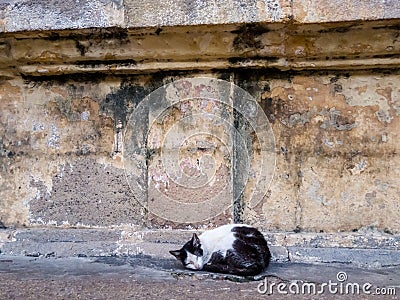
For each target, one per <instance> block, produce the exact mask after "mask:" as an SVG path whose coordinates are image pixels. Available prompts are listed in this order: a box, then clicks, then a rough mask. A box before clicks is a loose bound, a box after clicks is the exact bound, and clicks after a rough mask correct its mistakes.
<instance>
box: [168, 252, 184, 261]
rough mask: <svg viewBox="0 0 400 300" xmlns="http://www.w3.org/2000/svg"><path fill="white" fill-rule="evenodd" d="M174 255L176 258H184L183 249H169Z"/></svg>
mask: <svg viewBox="0 0 400 300" xmlns="http://www.w3.org/2000/svg"><path fill="white" fill-rule="evenodd" d="M169 253H171V254H172V255H173V256H175V257H176V259H181V258H182V251H181V250H172V251H169Z"/></svg>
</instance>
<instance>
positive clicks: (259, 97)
mask: <svg viewBox="0 0 400 300" xmlns="http://www.w3.org/2000/svg"><path fill="white" fill-rule="evenodd" d="M231 2H232V3H227V4H223V5H222V4H221V5H220V6H217V7H213V6H212V5H211V4H206V3H203V2H201V1H199V3H197V2H196V4H193V5H195V6H194V7H190V5H191V4H187V3H185V5H181V4H182V3H180V1H175V2H174V1H173V4H172V6H168V7H164V6H165V5H166V4H165V3H166V2H165V3H164V4H165V5H164V4H163V3H162V5H156V3H155V2H154V3H153V2H152V1H146V2H143V4H140V5H139V4H138V3H136V2H133V1H93V2H91V3H92V4H82V3H80V4H79V5H83V6H84V7H77V6H74V5H75V2H74V5H73V4H72V3H69V4H68V1H67V2H66V3H63V4H61V3H58V2H57V5H56V6H55V7H52V8H51V6H50V5H47V4H43V3H41V2H35V4H31V3H29V2H28V1H9V2H6V3H5V4H1V5H2V6H1V8H2V13H1V17H2V20H3V21H2V26H3V27H2V31H3V34H2V36H1V41H0V47H1V49H2V52H1V54H0V76H1V82H0V97H1V98H0V124H1V125H0V161H1V169H0V221H1V222H2V224H4V225H5V226H28V227H29V226H39V225H40V226H42V225H44V226H49V227H51V226H63V227H73V226H90V227H97V226H100V227H113V226H133V228H136V226H137V227H138V228H139V227H140V226H148V227H167V228H168V227H169V226H172V227H179V228H182V227H183V228H186V227H187V226H188V225H191V226H196V227H197V226H200V227H203V226H213V225H216V224H221V223H225V222H230V221H232V220H236V221H245V222H249V223H252V224H255V225H257V226H259V227H260V228H262V229H263V230H278V231H296V232H297V231H307V232H337V231H346V232H350V231H357V230H360V229H365V228H366V227H368V228H376V229H378V230H379V231H381V232H386V233H387V234H399V233H400V222H399V220H400V207H399V205H400V202H399V196H398V195H399V194H400V191H399V186H400V179H399V178H400V176H399V173H400V163H399V157H398V152H399V144H398V143H397V140H398V138H399V134H400V132H399V130H400V129H399V128H400V126H399V122H400V119H399V114H400V99H399V92H400V90H399V86H400V74H399V72H398V67H399V63H400V61H399V55H400V45H399V43H400V42H399V35H400V31H399V28H400V22H399V21H398V20H396V19H395V18H396V17H399V16H400V12H399V9H400V8H399V5H398V4H397V2H394V1H393V2H390V1H385V2H381V1H348V2H346V3H345V5H344V6H340V7H341V10H343V11H344V12H343V13H342V12H340V14H339V10H338V4H337V2H338V1H322V2H321V1H318V3H316V1H301V2H298V1H255V2H251V1H248V2H249V3H247V5H243V6H240V5H239V6H238V5H236V2H235V1H231ZM250 2H251V3H250ZM46 3H47V2H46ZM157 3H158V2H157ZM168 3H169V2H168ZM85 5H86V6H87V7H86V6H85ZM163 5H164V6H163ZM225 5H226V6H225ZM229 6H232V7H234V8H235V9H234V10H229V13H228V10H227V9H226V8H227V7H229ZM50 8H51V12H53V14H47V12H48V10H49V9H50ZM82 8H85V10H84V11H87V12H88V14H89V15H90V17H88V15H85V14H82V13H81V10H80V9H82ZM167 8H168V9H167ZM371 8H374V13H373V14H372V12H371ZM32 9H33V10H32ZM28 10H30V11H33V15H32V16H31V17H30V18H27V14H26V11H28ZM208 11H210V13H209V14H206V13H205V12H208ZM211 12H213V13H211ZM43 14H45V15H46V18H44V19H43V20H42V19H41V18H40V16H41V15H43ZM71 14H72V16H76V19H74V18H72V17H71ZM67 16H68V17H67ZM93 16H95V17H93ZM363 20H364V21H363ZM250 22H255V23H250ZM335 22H337V23H335ZM178 25H186V26H183V27H179V26H178ZM164 26H167V27H164ZM91 27H96V28H91ZM35 30H38V31H35ZM197 76H207V77H212V78H219V79H223V80H226V81H228V82H231V83H232V84H236V85H237V86H239V87H241V88H242V89H244V90H245V91H247V92H248V93H249V94H250V95H251V96H252V97H253V98H254V99H255V100H256V101H257V103H258V104H259V106H260V107H261V108H262V110H263V112H264V113H265V115H266V116H267V117H268V119H269V122H270V124H271V129H272V132H273V135H274V142H275V155H276V166H271V165H269V166H268V167H270V168H271V167H274V168H275V174H274V178H273V180H272V183H271V185H270V186H269V188H267V190H265V191H264V194H265V197H264V198H263V200H262V201H261V203H259V204H258V205H257V206H255V207H252V208H249V206H248V205H247V204H248V203H247V202H246V201H248V199H247V198H246V195H247V194H245V195H244V196H243V197H244V198H241V199H240V201H239V202H238V203H234V202H235V201H234V197H233V195H234V193H235V185H236V184H240V182H241V180H243V178H242V177H241V176H239V175H240V172H247V171H248V169H246V168H243V167H240V166H239V167H237V163H236V162H235V157H236V158H237V157H238V155H239V157H240V155H241V153H243V152H241V150H240V149H239V148H238V147H237V146H236V148H235V145H237V143H236V142H234V141H235V139H233V142H232V144H230V142H226V143H225V146H226V147H225V148H224V147H223V146H221V145H220V143H221V141H224V138H222V137H223V136H224V134H225V133H226V132H228V133H229V128H230V127H233V128H236V129H237V130H239V132H241V133H243V134H244V135H245V136H248V139H247V141H246V142H245V144H246V143H247V144H254V142H255V139H254V137H252V135H251V131H249V130H248V128H246V126H247V125H246V124H240V121H238V119H237V117H236V115H235V113H234V111H233V110H231V108H229V107H221V106H218V104H216V103H214V102H212V101H206V102H201V101H197V102H196V100H193V101H186V102H184V103H183V104H182V103H181V104H182V105H170V107H169V108H168V110H167V111H166V113H165V114H164V115H163V116H162V117H158V116H157V117H156V118H154V119H155V120H151V118H152V117H154V116H152V115H151V111H157V107H158V106H159V105H161V104H160V103H158V102H157V101H158V100H159V99H155V100H154V101H153V102H151V101H150V102H149V103H151V105H149V107H150V108H149V109H150V113H149V111H146V110H143V113H142V114H139V115H140V118H137V119H136V120H133V121H132V120H130V116H131V114H132V113H133V112H135V109H137V108H138V107H140V103H143V102H142V101H143V100H144V99H145V98H146V96H148V95H149V94H150V93H151V92H153V91H155V90H157V89H158V88H159V87H162V86H164V85H166V84H168V83H171V82H173V81H175V80H178V79H185V78H188V77H197ZM192 96H193V95H192ZM193 97H194V96H193ZM233 99H234V97H233ZM232 105H233V106H234V105H235V104H234V103H232ZM188 111H189V112H188ZM207 113H215V114H216V115H218V116H222V117H223V118H225V119H226V121H227V123H228V125H229V126H228V127H224V126H225V125H223V124H222V125H221V124H220V123H218V122H215V120H214V121H213V120H212V121H210V120H207V118H204V116H205V114H207ZM196 114H202V117H201V118H200V119H199V120H197V121H196V122H197V123H196V122H194V123H191V124H192V125H193V124H195V125H196V126H194V127H197V128H202V130H203V131H207V132H208V133H210V132H212V135H213V136H214V137H218V138H216V139H209V138H207V139H203V140H201V139H200V141H201V143H200V144H199V140H194V141H189V142H188V143H187V144H184V145H183V144H182V145H180V147H178V148H176V146H177V145H169V146H171V147H170V148H168V147H166V144H163V142H164V140H165V137H166V136H167V135H168V133H169V132H170V130H172V129H171V128H174V126H175V124H180V125H179V126H178V127H179V129H178V132H180V134H182V135H185V133H186V134H187V135H190V134H191V130H192V129H191V128H190V126H187V125H185V123H179V122H182V120H183V119H184V118H186V117H188V116H191V117H193V116H194V115H196ZM153 121H154V122H153ZM129 122H133V124H136V125H137V126H138V127H136V128H128V131H127V132H128V133H130V134H132V132H135V130H136V129H137V130H139V129H138V128H139V127H140V128H141V129H140V130H139V131H140V132H143V133H145V134H148V136H146V137H142V139H139V140H138V141H136V140H135V141H134V142H132V141H131V140H129V141H127V140H125V141H124V138H123V134H124V132H125V130H127V127H129V124H132V123H129ZM135 122H136V123H135ZM207 122H209V123H207ZM182 124H183V125H182ZM242 125H243V126H242ZM241 126H242V127H241ZM227 128H228V129H227ZM129 130H131V132H130V131H129ZM147 130H149V131H147ZM228 135H229V134H228ZM227 139H228V140H229V138H227ZM143 141H144V142H145V143H143ZM132 143H133V144H132ZM132 145H134V146H132ZM163 146H165V147H164V148H163ZM254 147H255V148H253V150H254V151H253V152H252V155H253V154H254V153H256V151H255V149H257V147H256V146H254ZM161 149H164V150H163V151H166V152H168V153H177V152H179V153H181V152H182V153H184V154H182V157H181V158H182V159H181V161H180V162H186V163H187V164H186V165H185V164H183V165H180V166H179V168H182V170H184V172H186V173H188V174H195V172H196V170H195V169H194V168H193V164H191V162H193V161H197V162H199V161H200V162H201V161H202V159H203V158H204V157H206V156H207V157H211V158H212V159H213V162H212V164H213V168H215V170H216V174H217V176H216V177H215V181H214V182H212V184H211V183H210V184H209V186H208V187H207V188H206V189H204V190H199V189H197V190H194V191H192V192H189V191H188V190H187V189H186V190H180V189H179V188H177V187H174V186H173V182H172V179H171V177H168V176H167V177H163V174H162V172H158V171H159V170H161V169H162V166H160V165H159V163H160V162H162V160H160V159H159V157H158V156H159V155H160V153H161V152H160V151H161ZM235 149H236V150H235ZM231 150H232V151H233V152H232V153H233V156H232V155H231V156H229V155H226V153H225V152H229V151H231ZM126 151H128V152H129V151H131V152H130V155H132V156H134V157H135V159H136V160H135V163H134V164H127V162H126V157H124V153H126ZM235 155H236V156H235ZM254 157H256V158H257V155H256V154H254ZM254 157H253V158H254ZM124 160H125V161H124ZM255 161H256V159H255ZM124 163H125V164H124ZM210 163H211V162H210ZM253 163H254V162H253ZM127 168H128V171H127ZM177 168H178V167H177ZM185 168H186V169H185ZM130 172H131V173H130ZM191 172H192V173H191ZM193 172H194V173H193ZM132 174H133V175H132ZM238 174H239V175H238ZM126 177H128V178H126ZM127 179H128V180H127ZM132 179H134V180H133V181H134V182H133V181H132ZM157 184H159V185H160V184H164V185H165V187H168V191H164V192H165V193H166V194H167V195H169V197H170V198H171V199H172V200H179V201H182V202H184V203H185V205H184V209H182V211H181V212H176V213H177V214H178V213H179V214H181V215H183V216H186V217H187V218H186V219H187V220H188V222H187V223H184V222H182V223H180V222H176V221H174V220H171V219H170V218H166V219H165V218H163V215H162V214H161V215H160V214H153V213H152V212H154V208H153V209H151V205H152V202H151V201H153V200H152V199H154V197H153V196H152V195H154V194H152V193H153V191H155V190H156V189H158V188H159V185H158V186H157ZM193 184H194V182H193ZM225 185H228V186H230V188H231V190H229V191H228V192H227V193H226V194H222V196H223V199H226V198H228V203H230V202H231V203H230V204H231V206H229V207H225V208H224V209H220V208H218V209H219V210H218V211H217V213H216V214H215V216H213V217H212V218H209V219H207V220H206V219H205V220H204V221H201V222H199V221H192V222H191V220H197V219H196V218H191V216H192V217H194V216H195V215H196V214H198V213H199V212H198V211H197V212H196V210H193V211H192V210H190V209H189V208H188V207H189V206H188V205H186V204H188V203H190V201H194V202H196V201H200V200H201V199H205V198H207V197H211V198H212V197H214V196H215V195H217V194H218V193H219V192H220V191H221V190H223V187H224V186H225ZM220 196H221V195H220ZM155 198H156V196H155ZM149 201H150V203H149ZM149 207H150V210H149ZM165 209H168V208H167V207H165Z"/></svg>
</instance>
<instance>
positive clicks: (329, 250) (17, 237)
mask: <svg viewBox="0 0 400 300" xmlns="http://www.w3.org/2000/svg"><path fill="white" fill-rule="evenodd" d="M193 232H194V231H191V230H190V231H185V230H156V231H151V230H145V231H129V230H128V231H126V230H120V229H115V230H102V229H33V230H32V229H27V230H1V232H0V251H1V253H2V254H5V255H17V256H21V255H22V256H32V257H77V256H78V257H86V256H87V257H94V256H132V255H133V256H134V255H148V256H151V257H156V258H169V257H170V254H169V253H168V251H169V250H173V249H175V248H179V247H181V246H182V244H183V243H184V242H186V241H187V240H188V239H189V237H190V236H191V234H192V233H193ZM264 235H265V236H266V238H267V240H268V241H269V243H270V249H271V253H272V260H273V261H276V262H287V261H291V262H305V263H344V264H351V265H353V266H357V267H362V268H377V267H387V266H398V265H400V253H399V251H398V249H399V241H400V237H399V236H389V235H380V234H355V233H343V234H311V233H292V234H290V233H289V234H288V233H265V234H264ZM356 247H357V248H356Z"/></svg>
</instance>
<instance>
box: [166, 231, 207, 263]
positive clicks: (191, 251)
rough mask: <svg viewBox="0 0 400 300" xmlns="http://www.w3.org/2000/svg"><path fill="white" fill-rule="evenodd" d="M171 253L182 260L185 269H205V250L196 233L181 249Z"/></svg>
mask: <svg viewBox="0 0 400 300" xmlns="http://www.w3.org/2000/svg"><path fill="white" fill-rule="evenodd" d="M169 253H171V254H172V255H173V256H175V257H176V259H178V260H180V261H181V262H182V264H183V265H184V266H185V268H188V269H192V270H200V269H201V268H203V249H202V248H201V243H200V239H199V237H198V236H197V234H195V233H193V237H192V239H191V240H190V241H188V242H187V243H186V244H185V245H184V246H183V247H182V248H181V249H179V250H174V251H169Z"/></svg>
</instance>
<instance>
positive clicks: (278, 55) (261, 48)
mask: <svg viewBox="0 0 400 300" xmlns="http://www.w3.org/2000/svg"><path fill="white" fill-rule="evenodd" d="M399 26H400V21H399V20H386V21H374V22H367V23H365V24H362V23H359V22H348V23H345V22H344V23H334V24H306V25H304V24H303V25H302V24H296V25H294V24H292V25H284V24H269V25H266V24H247V25H219V26H189V27H168V28H163V29H162V30H161V29H160V30H155V29H148V28H147V29H135V30H133V29H132V30H125V29H121V28H117V27H114V28H104V29H84V30H74V31H71V30H66V31H42V32H40V33H39V32H25V33H15V34H10V33H9V34H5V33H3V34H0V49H2V50H3V51H2V52H1V53H0V75H1V74H2V73H3V76H6V75H7V73H9V74H10V76H12V75H14V76H19V75H23V76H33V77H40V76H44V77H46V76H62V75H66V76H68V75H70V74H96V73H98V74H138V73H139V74H146V73H154V72H159V71H188V70H203V71H204V70H206V71H213V70H229V69H268V68H269V69H274V70H276V69H279V70H282V71H286V70H359V69H379V68H380V69H398V68H399V66H400V43H399V42H398V41H397V39H396V38H395V36H396V34H397V32H398V28H399ZM371 37H374V38H371Z"/></svg>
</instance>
